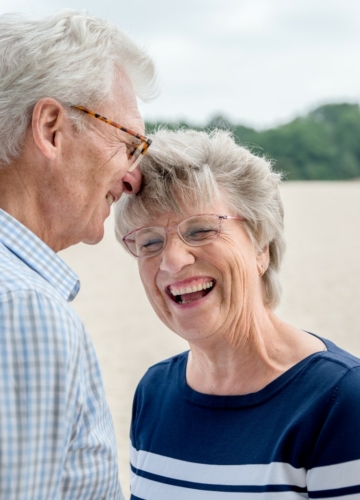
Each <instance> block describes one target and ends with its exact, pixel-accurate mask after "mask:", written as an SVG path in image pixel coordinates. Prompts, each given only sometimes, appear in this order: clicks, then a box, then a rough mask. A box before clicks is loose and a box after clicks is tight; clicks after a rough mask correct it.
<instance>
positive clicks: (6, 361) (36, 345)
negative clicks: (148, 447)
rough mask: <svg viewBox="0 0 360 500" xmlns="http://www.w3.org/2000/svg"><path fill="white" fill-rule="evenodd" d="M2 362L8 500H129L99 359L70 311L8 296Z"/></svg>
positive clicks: (0, 400) (1, 306) (25, 295)
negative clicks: (122, 487) (123, 491)
mask: <svg viewBox="0 0 360 500" xmlns="http://www.w3.org/2000/svg"><path fill="white" fill-rule="evenodd" d="M0 356H1V370H0V457H1V458H0V459H1V465H0V498H6V499H11V500H12V499H14V500H15V499H16V500H30V499H31V500H32V499H35V498H36V499H39V500H48V499H60V498H61V499H68V500H71V499H75V498H76V499H81V500H83V499H84V500H85V499H90V498H91V499H94V498H96V499H116V500H120V499H122V498H123V497H122V494H121V490H120V486H119V483H118V477H117V459H116V444H115V439H114V431H113V427H112V421H111V417H110V414H109V410H108V407H107V404H106V401H105V397H104V391H103V386H102V380H101V376H100V371H99V367H98V363H97V359H96V357H95V353H94V351H93V348H92V344H91V342H90V339H89V338H88V336H87V334H86V332H85V331H84V329H83V327H82V324H81V322H80V321H79V322H78V323H77V322H76V321H74V315H72V314H70V312H69V309H68V305H67V304H66V303H64V304H61V303H60V302H57V301H56V300H54V299H52V300H50V299H49V298H48V297H46V296H44V295H41V294H38V293H36V292H34V291H27V290H25V291H18V292H16V293H15V292H14V293H7V294H6V295H5V296H4V295H2V296H1V300H0Z"/></svg>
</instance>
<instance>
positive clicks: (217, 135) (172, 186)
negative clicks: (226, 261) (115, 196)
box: [115, 130, 285, 308]
mask: <svg viewBox="0 0 360 500" xmlns="http://www.w3.org/2000/svg"><path fill="white" fill-rule="evenodd" d="M150 137H151V136H150ZM151 138H152V139H153V143H152V145H151V147H150V148H149V150H148V153H147V155H146V156H145V157H144V159H143V160H142V162H141V163H140V169H141V171H142V174H143V188H142V190H141V191H140V192H139V193H138V194H137V195H135V196H126V195H124V196H123V197H122V198H121V199H120V201H119V202H118V203H117V204H116V206H115V217H116V226H115V232H116V237H117V239H118V240H119V241H120V242H121V238H122V237H123V236H124V235H125V234H127V233H128V232H130V231H131V230H133V229H136V228H138V227H141V226H144V225H146V224H147V222H148V221H149V220H151V219H152V218H155V217H157V216H158V215H159V214H162V213H166V212H177V213H180V214H183V213H184V210H185V209H187V208H193V209H194V210H195V211H196V212H199V211H201V210H202V209H203V208H205V207H209V206H211V205H212V204H213V203H214V202H215V201H217V200H220V199H221V200H222V201H224V202H225V203H227V204H228V205H229V208H231V209H232V210H233V211H234V214H236V215H239V216H241V217H244V218H245V219H246V221H245V222H244V223H243V224H244V226H245V228H246V230H247V232H248V234H249V236H250V238H251V240H252V242H253V244H254V246H255V248H257V249H259V250H260V251H261V250H262V249H263V248H264V247H265V246H266V245H269V251H270V264H269V267H268V269H267V270H266V273H265V274H264V275H263V278H262V279H263V280H264V284H265V289H266V302H267V305H268V306H269V307H271V308H273V307H275V306H276V305H277V304H278V302H279V300H280V295H281V284H280V280H279V271H280V266H281V262H282V259H283V255H284V251H285V241H284V232H283V231H284V212H283V204H282V201H281V198H280V191H279V185H280V182H281V174H279V173H276V172H274V171H273V169H272V165H271V162H270V161H268V160H267V159H266V158H261V157H259V156H256V155H254V154H252V153H251V152H250V151H249V150H248V149H246V148H243V147H241V146H238V145H237V144H236V143H235V141H234V139H233V137H232V136H231V134H230V133H229V132H225V131H221V130H216V131H213V132H211V133H206V132H197V131H195V130H179V131H177V132H171V131H167V130H160V131H158V132H157V133H156V134H155V135H154V136H152V137H151Z"/></svg>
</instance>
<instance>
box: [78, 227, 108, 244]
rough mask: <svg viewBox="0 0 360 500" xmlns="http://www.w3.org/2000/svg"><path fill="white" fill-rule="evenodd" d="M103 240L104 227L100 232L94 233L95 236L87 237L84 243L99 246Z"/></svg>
mask: <svg viewBox="0 0 360 500" xmlns="http://www.w3.org/2000/svg"><path fill="white" fill-rule="evenodd" d="M103 238H104V226H102V227H101V230H98V231H97V232H96V233H95V231H94V234H92V235H87V236H86V237H85V238H84V239H83V240H82V243H85V244H86V245H97V244H98V243H100V241H101V240H102V239H103Z"/></svg>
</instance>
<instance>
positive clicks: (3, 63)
mask: <svg viewBox="0 0 360 500" xmlns="http://www.w3.org/2000/svg"><path fill="white" fill-rule="evenodd" d="M119 69H121V70H123V71H124V72H125V73H126V74H127V75H128V77H129V78H130V81H131V83H132V86H133V88H134V91H135V94H136V95H137V96H138V97H139V98H140V99H142V100H147V99H149V98H152V97H153V96H154V95H155V93H156V82H155V68H154V64H153V61H152V60H151V58H150V57H149V55H148V54H147V53H146V52H144V51H143V50H141V49H140V48H139V47H138V46H137V45H135V43H134V42H133V41H132V40H131V39H130V38H129V37H128V36H127V35H126V34H125V33H123V32H122V31H120V30H119V29H118V28H116V27H115V26H114V25H112V24H111V23H109V22H108V21H105V20H102V19H98V18H96V17H92V16H89V15H88V14H87V13H81V12H77V11H73V10H64V11H61V12H59V13H58V14H56V15H54V16H50V17H42V18H31V17H29V16H27V15H24V14H4V15H2V16H0V165H1V164H7V163H10V162H11V160H12V158H14V157H16V156H17V155H18V154H19V153H20V152H21V149H22V146H23V139H24V134H25V130H26V127H27V126H28V124H29V122H30V120H31V116H32V112H33V108H34V106H35V104H36V103H37V102H38V101H39V100H40V99H41V98H43V97H52V98H54V99H56V100H58V101H59V102H60V103H61V104H63V105H65V106H69V107H70V106H72V105H82V106H86V107H90V108H91V107H96V104H98V103H101V102H103V101H105V100H107V99H109V98H111V90H112V86H113V82H114V77H115V74H116V71H117V70H119ZM75 113H76V114H75ZM69 114H70V116H71V117H72V119H73V120H74V121H76V120H77V124H78V125H81V123H82V120H83V117H79V115H80V114H79V113H77V112H75V111H74V110H70V109H69Z"/></svg>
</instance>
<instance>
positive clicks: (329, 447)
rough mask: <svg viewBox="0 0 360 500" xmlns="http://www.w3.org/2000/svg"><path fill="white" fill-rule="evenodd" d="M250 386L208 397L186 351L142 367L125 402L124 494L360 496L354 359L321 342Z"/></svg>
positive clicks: (177, 499) (233, 498)
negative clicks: (190, 372)
mask: <svg viewBox="0 0 360 500" xmlns="http://www.w3.org/2000/svg"><path fill="white" fill-rule="evenodd" d="M324 343H325V344H326V346H327V348H328V350H327V351H324V352H318V353H315V354H313V355H311V356H309V357H307V358H306V359H304V360H302V361H301V362H300V363H298V364H297V365H295V366H294V367H292V368H291V369H290V370H288V371H287V372H285V373H284V374H282V375H281V376H280V377H278V378H277V379H276V380H274V381H273V382H271V383H270V384H269V385H267V386H266V387H265V388H264V389H262V390H261V391H259V392H256V393H252V394H248V395H244V396H212V395H206V394H201V393H198V392H196V391H194V390H192V389H191V388H190V387H189V386H188V385H187V384H186V380H185V370H186V363H187V355H188V353H183V354H180V355H178V356H175V357H173V358H171V359H169V360H166V361H163V362H161V363H159V364H157V365H155V366H153V367H152V368H150V369H149V370H148V372H147V373H146V374H145V376H144V377H143V379H142V380H141V382H140V384H139V386H138V388H137V391H136V394H135V399H134V406H133V418H132V425H131V470H132V478H131V493H132V495H131V499H132V500H169V499H171V500H225V499H229V500H244V499H251V500H300V499H304V498H321V499H330V498H331V499H336V500H340V499H342V500H355V499H356V500H360V360H359V359H358V358H356V357H354V356H352V355H351V354H349V353H347V352H345V351H343V350H341V349H340V348H338V347H337V346H335V345H334V344H333V343H332V342H330V341H327V340H324Z"/></svg>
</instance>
